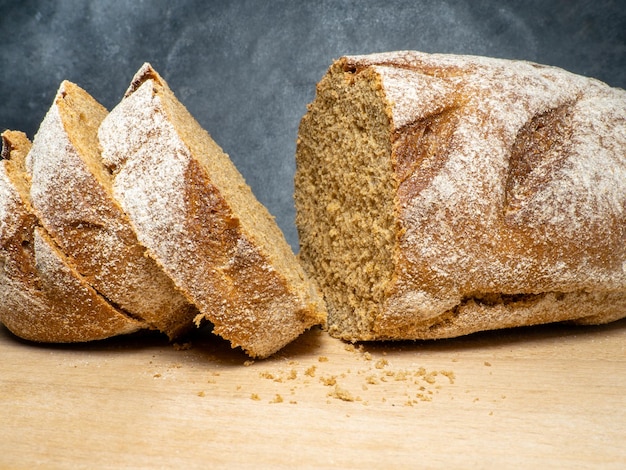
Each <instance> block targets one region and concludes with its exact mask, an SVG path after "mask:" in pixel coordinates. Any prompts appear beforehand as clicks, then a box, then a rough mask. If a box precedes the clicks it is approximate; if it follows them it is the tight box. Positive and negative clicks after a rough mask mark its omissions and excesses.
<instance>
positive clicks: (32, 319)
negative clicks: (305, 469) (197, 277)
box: [0, 131, 144, 342]
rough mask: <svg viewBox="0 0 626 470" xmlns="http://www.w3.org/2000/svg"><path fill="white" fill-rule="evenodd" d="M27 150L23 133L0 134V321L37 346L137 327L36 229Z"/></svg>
mask: <svg viewBox="0 0 626 470" xmlns="http://www.w3.org/2000/svg"><path fill="white" fill-rule="evenodd" d="M30 147H31V143H30V141H29V140H28V138H27V137H26V135H25V134H24V133H22V132H16V131H5V132H3V133H2V159H1V160H0V299H2V301H1V302H0V321H1V322H2V323H3V324H4V325H6V327H7V328H8V329H9V330H11V331H12V332H13V333H14V334H16V335H18V336H20V337H22V338H25V339H28V340H32V341H42V342H75V341H88V340H97V339H103V338H107V337H110V336H115V335H120V334H125V333H131V332H134V331H137V330H139V329H140V328H143V327H144V325H143V324H142V323H141V322H139V321H137V320H135V319H132V318H129V317H128V316H126V315H125V314H124V313H123V312H120V311H118V310H117V309H116V308H115V307H113V306H112V305H110V304H109V303H108V302H107V301H106V300H105V299H104V298H103V297H102V296H100V295H99V294H98V293H97V292H96V291H95V290H94V289H93V288H92V287H91V286H90V285H89V284H88V283H87V282H86V281H85V280H84V279H83V277H82V276H81V275H80V274H79V272H78V271H77V269H76V267H75V266H72V265H71V262H70V261H69V260H68V259H67V258H66V257H65V255H64V254H63V253H62V252H61V251H60V250H59V249H58V247H57V246H56V244H55V243H54V241H52V240H51V239H50V237H49V236H48V235H47V233H46V232H45V231H44V230H43V229H42V228H41V226H40V223H39V221H38V219H37V217H36V216H35V215H34V213H33V211H32V207H31V205H30V197H29V193H28V185H27V181H26V180H25V178H24V175H25V168H24V160H25V158H26V155H27V153H28V151H29V149H30Z"/></svg>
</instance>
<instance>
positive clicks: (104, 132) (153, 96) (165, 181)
mask: <svg viewBox="0 0 626 470" xmlns="http://www.w3.org/2000/svg"><path fill="white" fill-rule="evenodd" d="M99 139H100V144H101V147H102V156H103V160H104V162H105V165H106V166H107V168H108V169H109V171H110V172H111V174H112V175H113V195H114V197H115V198H116V199H117V200H118V201H119V202H120V204H121V207H122V208H123V210H124V211H125V212H126V214H128V217H129V218H130V220H131V222H132V224H133V227H134V228H135V230H136V233H137V237H138V239H139V241H140V242H141V243H142V244H143V245H144V246H145V247H147V248H148V250H149V252H150V253H151V255H152V256H154V258H155V259H156V260H157V261H158V262H159V263H160V265H161V266H162V267H163V269H164V270H165V272H166V273H167V274H168V275H169V276H170V277H171V279H173V281H174V283H175V284H176V286H177V287H178V288H179V289H181V291H182V292H184V293H185V295H186V296H187V297H188V298H189V299H190V300H191V301H193V303H194V304H195V305H196V306H197V307H198V309H199V310H200V312H201V314H200V315H199V316H198V317H197V318H196V322H197V323H199V322H201V321H202V320H204V319H206V320H209V321H210V322H211V323H212V324H213V325H214V332H215V333H217V334H219V335H221V336H222V337H224V338H226V339H227V340H228V341H230V342H231V344H232V345H233V346H240V347H241V348H243V349H244V350H245V351H246V352H247V353H248V354H249V355H251V356H254V357H265V356H268V355H270V354H272V353H273V352H275V351H277V350H278V349H280V348H282V347H283V346H284V345H286V344H287V343H289V342H290V341H292V340H293V339H294V338H296V337H297V336H299V335H300V334H301V333H302V332H303V331H304V330H306V329H307V328H309V327H311V326H313V325H316V324H319V323H323V322H324V320H325V316H326V315H325V306H324V304H323V303H322V301H321V298H320V297H319V296H318V294H317V291H316V288H315V287H314V285H313V284H312V283H311V282H309V280H308V279H307V277H306V275H305V273H304V271H303V269H302V267H301V266H300V264H299V263H298V260H297V258H296V257H295V255H294V254H293V252H292V251H291V248H290V247H289V245H288V244H287V242H286V241H285V239H284V236H283V234H282V233H281V231H280V229H279V228H278V226H277V225H276V223H275V221H274V219H273V218H272V217H271V216H270V214H269V213H268V211H267V210H266V209H265V207H263V206H262V205H261V204H260V203H259V202H258V200H257V199H256V198H255V197H254V195H253V194H252V192H251V190H250V188H249V187H248V186H247V185H246V183H245V181H244V179H243V177H242V176H241V174H240V173H239V172H238V171H237V170H236V168H235V167H234V165H233V164H232V162H231V161H230V159H229V158H228V156H227V155H226V154H225V153H224V152H223V151H222V150H221V149H220V147H218V145H217V144H216V143H215V142H214V141H213V140H212V139H211V137H210V136H209V134H208V133H207V132H206V131H205V130H204V129H202V128H201V126H200V125H199V124H198V123H197V122H196V121H195V119H194V118H193V117H192V116H191V114H189V112H188V111H187V109H185V107H184V106H183V105H182V104H181V103H180V102H179V101H178V100H177V99H176V97H175V96H174V94H173V93H172V91H171V90H170V89H169V87H168V86H167V83H166V82H165V81H164V80H163V78H161V77H160V76H159V75H158V74H157V73H156V71H155V70H154V69H153V68H152V67H151V66H150V65H149V64H145V65H144V66H143V67H142V68H141V70H139V71H138V73H137V74H136V76H135V77H134V79H133V81H132V84H131V86H130V88H129V89H128V91H127V93H126V95H125V97H124V99H123V100H122V101H121V102H120V103H119V104H118V105H117V106H116V107H115V108H114V109H113V110H112V111H111V113H110V114H109V115H108V116H107V117H106V118H105V119H104V121H103V122H102V124H101V125H100V128H99Z"/></svg>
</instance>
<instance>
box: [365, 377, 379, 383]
mask: <svg viewBox="0 0 626 470" xmlns="http://www.w3.org/2000/svg"><path fill="white" fill-rule="evenodd" d="M365 381H366V382H367V383H368V384H370V385H378V384H379V383H380V380H378V378H377V377H375V376H374V375H368V376H367V377H365Z"/></svg>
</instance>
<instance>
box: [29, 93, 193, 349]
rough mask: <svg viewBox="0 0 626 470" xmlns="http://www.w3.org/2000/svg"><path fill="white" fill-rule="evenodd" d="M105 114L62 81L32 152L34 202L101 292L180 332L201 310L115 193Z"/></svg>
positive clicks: (45, 222) (164, 328)
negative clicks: (102, 138)
mask: <svg viewBox="0 0 626 470" xmlns="http://www.w3.org/2000/svg"><path fill="white" fill-rule="evenodd" d="M107 114H108V112H107V111H106V109H105V108H104V107H103V106H101V105H100V104H99V103H98V102H96V100H94V99H93V98H92V97H91V96H90V95H89V94H88V93H87V92H85V91H84V90H82V89H81V88H80V87H78V86H77V85H75V84H73V83H71V82H68V81H64V82H63V83H62V84H61V86H60V88H59V91H58V92H57V95H56V97H55V99H54V102H53V104H52V106H51V108H50V110H49V111H48V113H47V114H46V116H45V118H44V120H43V122H42V123H41V126H40V128H39V131H38V132H37V135H36V136H35V139H34V141H33V147H32V149H31V151H30V153H29V154H28V157H27V168H28V172H29V174H28V175H27V178H28V179H29V180H31V187H30V198H31V201H32V205H33V207H34V210H35V212H36V214H37V216H38V217H39V219H40V221H41V223H42V225H43V227H45V229H46V231H47V232H48V233H49V234H50V236H51V237H52V238H53V239H54V240H55V243H57V244H58V246H59V248H60V249H61V250H62V251H63V253H65V254H66V255H67V256H68V258H69V259H71V260H72V263H73V264H74V265H75V266H76V268H77V269H78V270H79V271H80V273H81V274H82V275H83V276H84V277H85V279H86V280H87V281H88V282H89V284H90V285H91V286H93V288H94V289H95V290H96V291H97V292H99V293H100V294H101V295H102V296H104V297H105V298H106V299H107V300H108V301H109V302H110V303H111V304H112V305H114V306H116V307H117V308H119V309H121V310H123V311H124V312H126V313H127V314H128V315H129V316H131V317H133V318H136V319H139V320H142V321H144V322H145V323H146V325H147V326H149V327H151V328H153V329H157V330H159V331H162V332H164V333H166V334H167V335H168V336H169V337H170V338H175V337H177V336H179V335H181V334H182V333H184V332H186V331H188V330H189V329H191V328H192V327H193V319H194V317H195V316H196V315H197V314H198V311H197V310H196V309H195V308H194V307H193V306H192V305H191V304H190V303H189V302H188V301H187V300H186V299H185V297H184V296H183V295H182V294H181V293H180V292H179V291H178V290H177V289H176V287H175V286H174V284H173V282H172V281H171V280H170V279H169V278H168V277H167V276H166V275H165V273H164V272H163V271H162V270H161V268H160V267H159V266H158V264H157V263H156V262H155V261H154V259H152V258H151V257H150V256H149V253H147V251H146V249H145V247H143V246H142V245H141V244H140V243H139V242H138V240H137V237H136V235H135V232H134V230H133V227H132V225H131V223H130V221H129V220H128V217H127V216H126V215H125V214H124V212H123V210H122V209H121V207H120V206H119V204H118V203H117V201H115V199H114V197H113V193H112V188H111V184H112V179H111V175H110V174H109V173H108V171H107V170H106V169H105V168H104V166H103V164H102V161H101V158H100V148H99V144H98V137H97V129H98V127H99V126H100V124H101V122H102V120H103V119H104V118H105V116H106V115H107ZM25 184H26V183H25Z"/></svg>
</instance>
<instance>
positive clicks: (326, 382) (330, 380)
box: [320, 375, 337, 387]
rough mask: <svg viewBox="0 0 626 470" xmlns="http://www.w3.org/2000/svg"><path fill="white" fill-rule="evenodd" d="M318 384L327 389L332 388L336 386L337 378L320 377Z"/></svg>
mask: <svg viewBox="0 0 626 470" xmlns="http://www.w3.org/2000/svg"><path fill="white" fill-rule="evenodd" d="M320 382H322V383H323V384H324V385H326V386H327V387H332V386H333V385H336V384H337V376H336V375H331V376H328V377H320Z"/></svg>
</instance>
